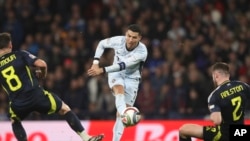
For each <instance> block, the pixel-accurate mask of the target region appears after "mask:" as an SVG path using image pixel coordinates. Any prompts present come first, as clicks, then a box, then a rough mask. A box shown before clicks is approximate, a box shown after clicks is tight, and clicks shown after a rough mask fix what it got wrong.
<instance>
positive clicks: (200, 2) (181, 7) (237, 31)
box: [0, 0, 250, 120]
mask: <svg viewBox="0 0 250 141" xmlns="http://www.w3.org/2000/svg"><path fill="white" fill-rule="evenodd" d="M132 23H137V24H139V25H140V26H141V28H142V30H143V38H142V42H143V43H145V44H146V45H147V47H148V52H149V57H148V59H147V61H146V63H145V65H144V69H143V71H142V83H141V85H140V90H139V92H138V97H137V100H136V105H135V106H136V107H138V108H139V109H140V111H141V113H142V114H143V116H144V118H145V119H204V118H206V116H207V115H208V113H209V111H208V108H207V97H208V95H209V94H210V92H211V91H212V90H213V89H214V86H213V83H212V81H211V76H210V69H209V66H210V65H211V64H213V63H214V62H216V61H224V62H227V63H229V64H230V67H231V69H232V71H231V76H232V77H231V79H234V80H241V81H243V82H246V83H249V82H250V47H249V46H250V26H249V25H250V1H248V0H210V1H207V0H124V1H122V0H0V32H10V33H11V35H12V38H13V45H14V50H19V49H24V50H27V51H30V52H31V53H32V54H34V55H37V56H39V57H40V58H42V59H44V60H46V61H47V63H48V69H49V70H48V75H47V78H46V80H41V85H43V87H45V88H46V89H48V90H50V91H53V92H55V93H57V94H59V96H60V97H61V98H62V99H63V100H64V101H65V102H66V103H67V104H68V105H69V106H70V107H71V108H72V110H73V111H74V112H75V113H77V115H78V116H79V118H80V119H96V120H99V119H102V120H103V119H115V113H116V109H115V102H114V97H113V95H112V93H111V91H110V89H109V87H108V85H107V77H106V75H101V76H98V77H88V76H87V75H86V70H87V69H89V68H90V66H91V64H92V60H93V56H94V51H95V48H96V46H97V43H98V41H99V40H101V39H103V38H107V37H110V36H114V35H122V34H124V29H125V28H126V27H127V25H129V24H132ZM112 53H113V52H112V50H107V51H105V56H104V57H103V58H102V59H101V62H100V65H103V66H104V65H108V64H110V63H111V61H112V58H111V57H112V55H110V54H112ZM248 110H249V108H248ZM7 111H8V103H7V96H6V95H5V93H4V91H3V90H1V91H0V120H8V118H7V113H8V112H7ZM249 111H250V110H249ZM38 119H39V120H41V119H42V120H43V119H44V120H46V119H55V120H58V119H59V118H58V117H57V115H54V116H50V117H48V116H41V115H39V114H37V113H33V114H32V115H30V116H29V118H28V119H27V120H38Z"/></svg>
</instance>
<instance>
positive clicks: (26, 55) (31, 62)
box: [20, 50, 38, 66]
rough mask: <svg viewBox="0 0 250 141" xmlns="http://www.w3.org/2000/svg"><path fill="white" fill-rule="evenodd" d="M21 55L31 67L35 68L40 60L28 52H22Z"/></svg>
mask: <svg viewBox="0 0 250 141" xmlns="http://www.w3.org/2000/svg"><path fill="white" fill-rule="evenodd" d="M20 53H21V55H22V56H23V58H24V60H25V61H26V62H27V64H28V65H29V66H33V65H34V62H35V61H36V60H37V59H38V58H37V57H36V56H35V55H33V54H31V53H29V52H28V51H25V50H22V51H20Z"/></svg>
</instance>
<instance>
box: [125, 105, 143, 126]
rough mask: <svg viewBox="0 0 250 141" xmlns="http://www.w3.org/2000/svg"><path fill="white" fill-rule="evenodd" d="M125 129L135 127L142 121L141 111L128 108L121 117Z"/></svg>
mask: <svg viewBox="0 0 250 141" xmlns="http://www.w3.org/2000/svg"><path fill="white" fill-rule="evenodd" d="M121 118H122V123H123V125H124V126H125V127H129V126H134V125H136V124H137V123H139V122H140V120H141V114H140V111H139V110H138V109H137V108H136V107H127V108H126V109H125V110H124V112H123V115H122V116H121Z"/></svg>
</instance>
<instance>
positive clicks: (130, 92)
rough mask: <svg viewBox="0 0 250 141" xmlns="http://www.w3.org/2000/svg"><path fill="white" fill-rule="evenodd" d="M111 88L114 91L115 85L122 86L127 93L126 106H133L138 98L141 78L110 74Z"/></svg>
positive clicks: (119, 73)
mask: <svg viewBox="0 0 250 141" xmlns="http://www.w3.org/2000/svg"><path fill="white" fill-rule="evenodd" d="M108 83H109V87H110V88H111V89H112V87H113V86H114V85H122V86H123V87H124V91H125V102H126V104H128V105H130V106H133V105H134V103H135V100H136V97H137V92H138V88H139V84H140V78H129V76H126V75H124V74H123V73H121V72H113V73H109V74H108Z"/></svg>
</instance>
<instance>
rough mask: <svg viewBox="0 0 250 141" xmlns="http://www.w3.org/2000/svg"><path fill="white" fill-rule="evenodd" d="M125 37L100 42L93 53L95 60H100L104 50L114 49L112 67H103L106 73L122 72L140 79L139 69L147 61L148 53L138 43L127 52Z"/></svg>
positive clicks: (115, 37)
mask: <svg viewBox="0 0 250 141" xmlns="http://www.w3.org/2000/svg"><path fill="white" fill-rule="evenodd" d="M125 38H126V37H125V36H114V37H111V38H107V39H104V40H101V41H100V42H99V44H98V46H97V49H96V52H95V58H100V57H101V56H102V54H103V52H104V49H105V48H112V49H114V52H115V55H114V61H113V65H111V66H108V67H105V70H106V72H107V73H110V72H117V71H123V72H124V73H125V74H126V75H127V76H129V77H131V78H140V77H141V69H142V67H143V64H144V62H145V61H146V59H147V55H148V51H147V48H146V46H145V45H144V44H143V43H142V42H139V44H138V46H137V47H136V48H135V49H133V50H127V48H126V39H125Z"/></svg>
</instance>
